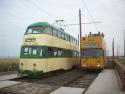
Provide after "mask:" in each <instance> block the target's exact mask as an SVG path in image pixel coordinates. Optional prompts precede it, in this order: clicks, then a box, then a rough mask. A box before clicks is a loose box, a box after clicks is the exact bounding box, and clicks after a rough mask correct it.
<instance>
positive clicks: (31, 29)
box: [26, 26, 43, 34]
mask: <svg viewBox="0 0 125 94" xmlns="http://www.w3.org/2000/svg"><path fill="white" fill-rule="evenodd" d="M42 30H43V27H38V26H37V27H36V26H35V27H29V28H28V29H27V31H26V34H39V33H40V32H41V31H42Z"/></svg>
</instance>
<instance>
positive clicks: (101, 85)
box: [85, 69, 125, 94]
mask: <svg viewBox="0 0 125 94" xmlns="http://www.w3.org/2000/svg"><path fill="white" fill-rule="evenodd" d="M85 94H125V92H122V91H120V89H119V87H118V83H117V78H116V74H115V71H114V70H113V69H105V70H103V71H102V72H101V73H100V74H99V76H98V77H97V78H96V79H95V81H94V82H93V83H92V85H91V86H90V87H89V88H88V90H87V91H86V93H85Z"/></svg>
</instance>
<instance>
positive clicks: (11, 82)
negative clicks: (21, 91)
mask: <svg viewBox="0 0 125 94" xmlns="http://www.w3.org/2000/svg"><path fill="white" fill-rule="evenodd" d="M18 83H20V82H16V81H1V82H0V88H3V87H7V86H11V85H14V84H18Z"/></svg>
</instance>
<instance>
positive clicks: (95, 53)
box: [82, 49, 103, 57]
mask: <svg viewBox="0 0 125 94" xmlns="http://www.w3.org/2000/svg"><path fill="white" fill-rule="evenodd" d="M82 56H83V57H100V56H103V50H102V49H84V50H82Z"/></svg>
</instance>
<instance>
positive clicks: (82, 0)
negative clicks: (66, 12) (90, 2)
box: [81, 0, 98, 31]
mask: <svg viewBox="0 0 125 94" xmlns="http://www.w3.org/2000/svg"><path fill="white" fill-rule="evenodd" d="M81 2H82V4H83V6H84V8H85V9H86V11H87V12H88V14H89V15H90V17H91V19H92V21H94V19H93V16H92V14H91V13H90V11H89V9H88V7H87V5H86V3H85V1H84V0H81ZM82 16H83V15H82ZM94 25H95V24H94ZM95 29H96V30H97V31H98V28H97V26H96V25H95Z"/></svg>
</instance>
